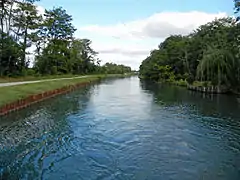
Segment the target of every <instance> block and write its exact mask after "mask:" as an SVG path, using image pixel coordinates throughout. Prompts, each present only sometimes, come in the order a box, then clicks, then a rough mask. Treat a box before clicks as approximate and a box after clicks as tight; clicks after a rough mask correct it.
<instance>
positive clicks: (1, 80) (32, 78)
mask: <svg viewBox="0 0 240 180" xmlns="http://www.w3.org/2000/svg"><path fill="white" fill-rule="evenodd" d="M77 76H79V75H72V74H65V75H48V76H24V77H16V78H11V77H0V83H7V82H18V81H35V80H44V79H57V78H71V77H77Z"/></svg>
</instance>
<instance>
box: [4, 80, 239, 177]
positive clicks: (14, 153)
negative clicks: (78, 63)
mask: <svg viewBox="0 0 240 180" xmlns="http://www.w3.org/2000/svg"><path fill="white" fill-rule="evenodd" d="M232 100H233V99H232V97H226V96H210V97H203V96H202V94H197V93H192V92H190V91H187V90H185V89H184V88H179V87H174V86H166V85H159V84H152V83H146V82H140V81H139V80H138V78H136V77H132V78H122V79H110V80H104V81H102V82H101V83H99V84H95V85H93V86H89V87H87V88H84V89H81V90H79V91H76V92H73V93H70V94H68V95H63V96H61V97H58V98H54V99H51V100H49V101H46V102H42V103H41V104H38V105H35V106H32V107H31V108H27V109H25V110H23V111H20V112H18V113H14V114H12V115H10V116H7V117H5V118H4V119H1V121H0V129H1V133H0V148H1V149H0V171H1V174H2V176H1V178H2V179H48V180H49V179H50V180H51V179H64V180H65V179H71V180H72V179H117V180H118V179H140V180H141V179H143V180H145V179H151V180H152V179H153V180H154V179H156V180H158V179H179V178H180V179H184V180H187V179H207V180H212V179H231V180H235V179H236V180H238V179H239V177H240V174H239V173H240V169H239V167H240V164H239V162H240V159H239V154H240V143H239V138H240V124H239V120H240V118H239V117H240V116H239V115H240V114H239V112H238V106H237V105H236V104H235V102H234V101H232ZM1 178H0V179H1Z"/></svg>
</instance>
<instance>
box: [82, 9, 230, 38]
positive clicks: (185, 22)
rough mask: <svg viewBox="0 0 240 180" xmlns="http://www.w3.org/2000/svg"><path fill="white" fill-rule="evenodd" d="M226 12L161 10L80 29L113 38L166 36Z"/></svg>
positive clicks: (183, 32)
mask: <svg viewBox="0 0 240 180" xmlns="http://www.w3.org/2000/svg"><path fill="white" fill-rule="evenodd" d="M225 16H227V14H226V13H215V14H209V13H205V12H198V11H192V12H162V13H157V14H154V15H152V16H150V17H148V18H145V19H141V20H136V21H132V22H125V23H119V24H115V25H109V26H100V25H89V26H85V27H80V28H79V30H80V31H87V32H91V33H98V34H101V35H107V36H112V37H115V38H146V37H158V38H166V37H167V36H169V35H171V34H187V33H189V32H191V31H192V30H193V29H194V28H197V27H198V26H199V25H202V24H205V23H207V22H209V21H212V20H214V19H215V18H220V17H225Z"/></svg>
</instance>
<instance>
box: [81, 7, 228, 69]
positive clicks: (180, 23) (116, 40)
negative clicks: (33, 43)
mask: <svg viewBox="0 0 240 180" xmlns="http://www.w3.org/2000/svg"><path fill="white" fill-rule="evenodd" d="M226 16H227V14H226V13H224V12H219V13H206V12H198V11H191V12H161V13H156V14H153V15H152V16H150V17H147V18H145V19H139V20H135V21H130V22H123V23H118V24H113V25H107V26H101V25H97V24H95V25H87V26H83V27H78V33H77V34H79V35H81V34H84V35H85V36H86V37H87V38H89V39H91V40H92V41H93V48H94V49H95V50H96V51H98V52H99V57H100V58H101V59H103V60H104V62H106V61H112V62H115V63H116V62H118V63H126V64H129V65H131V66H132V67H133V68H134V69H138V67H139V65H140V64H141V61H142V60H143V59H144V58H146V57H147V55H148V54H149V52H150V51H151V50H152V49H153V48H157V46H158V44H159V43H160V42H162V41H163V39H164V38H166V37H167V36H169V35H173V34H182V35H186V34H188V33H190V32H191V31H193V30H194V29H196V28H197V27H198V26H200V25H203V24H205V23H207V22H210V21H212V20H214V19H215V18H221V17H226ZM80 37H81V36H80Z"/></svg>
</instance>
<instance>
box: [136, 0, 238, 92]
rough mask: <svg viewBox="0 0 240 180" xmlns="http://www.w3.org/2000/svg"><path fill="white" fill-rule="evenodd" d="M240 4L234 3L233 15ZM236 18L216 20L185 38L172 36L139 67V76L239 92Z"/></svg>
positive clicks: (236, 1) (236, 0)
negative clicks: (197, 83)
mask: <svg viewBox="0 0 240 180" xmlns="http://www.w3.org/2000/svg"><path fill="white" fill-rule="evenodd" d="M239 7H240V1H239V0H235V10H236V13H238V12H239ZM239 46H240V24H239V23H238V18H231V17H226V18H220V19H215V20H214V21H212V22H209V23H207V24H205V25H202V26H200V27H198V28H197V29H195V30H194V31H193V32H191V33H190V34H188V35H186V36H182V35H171V36H169V37H167V38H166V39H165V40H164V41H163V42H162V43H160V44H159V46H158V49H155V50H153V51H151V53H150V55H149V56H148V57H147V58H146V59H145V60H143V62H142V64H141V65H140V76H141V77H142V78H145V79H150V80H153V81H168V82H174V81H186V82H187V83H189V84H193V83H194V82H196V81H197V82H203V85H204V86H208V85H211V86H215V87H222V86H224V87H227V88H229V89H233V90H238V91H239V85H240V47H239Z"/></svg>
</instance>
